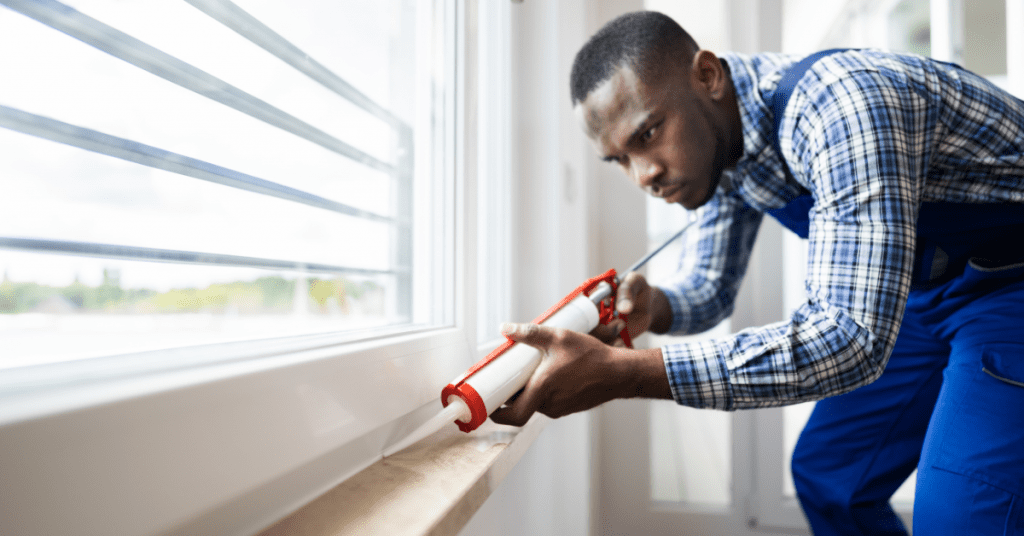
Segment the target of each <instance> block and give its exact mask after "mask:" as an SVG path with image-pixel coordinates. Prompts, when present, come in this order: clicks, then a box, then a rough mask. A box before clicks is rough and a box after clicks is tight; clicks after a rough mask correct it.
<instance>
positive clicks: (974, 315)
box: [768, 50, 1024, 536]
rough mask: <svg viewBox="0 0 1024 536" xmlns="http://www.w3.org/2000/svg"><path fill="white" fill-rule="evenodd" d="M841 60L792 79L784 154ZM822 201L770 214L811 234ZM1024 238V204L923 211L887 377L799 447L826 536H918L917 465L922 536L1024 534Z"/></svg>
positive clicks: (817, 523)
mask: <svg viewBox="0 0 1024 536" xmlns="http://www.w3.org/2000/svg"><path fill="white" fill-rule="evenodd" d="M833 52H836V51H835V50H832V51H825V52H820V53H818V54H815V55H812V56H809V57H808V58H805V59H804V60H803V61H801V62H799V63H797V64H796V65H795V66H794V67H792V68H791V69H790V70H789V71H788V72H787V73H786V74H785V76H783V78H782V81H780V84H779V88H780V89H779V90H778V91H776V94H775V95H773V96H772V98H771V103H772V107H773V109H774V111H775V118H776V119H775V120H776V123H775V129H774V136H775V138H776V139H775V147H776V150H778V149H779V144H778V127H779V122H780V121H781V117H782V111H783V110H784V109H785V104H786V101H787V100H788V98H789V94H790V93H791V92H792V89H793V87H794V86H795V85H796V83H797V82H798V81H799V80H800V78H801V77H802V76H803V74H804V72H806V70H807V68H809V67H810V65H811V64H813V62H814V61H816V60H817V59H819V58H821V57H822V56H824V55H827V54H830V53H833ZM779 153H780V154H781V151H779ZM812 204H813V200H812V199H811V197H810V195H806V196H801V197H798V198H796V199H794V200H793V201H792V202H790V203H789V205H787V206H786V207H784V208H782V209H776V210H773V211H769V212H768V213H769V214H770V215H772V216H774V217H775V218H776V219H778V220H779V221H780V222H781V223H782V224H783V225H785V226H786V227H788V228H789V229H790V230H792V231H794V232H795V233H797V234H798V235H800V236H802V237H804V238H806V237H807V235H808V223H809V222H808V209H809V208H810V207H811V205H812ZM1021 244H1024V207H1021V206H1019V205H999V204H980V205H966V204H963V205H961V204H953V203H925V204H923V205H922V207H921V211H920V216H919V218H918V245H917V255H916V262H915V268H914V281H915V285H914V288H913V289H912V290H911V292H910V296H909V299H908V301H907V308H906V312H905V314H904V317H903V323H902V324H901V327H900V331H899V334H898V336H897V339H896V345H895V347H894V349H893V352H892V355H891V357H890V358H889V362H888V365H887V366H886V369H885V372H884V373H883V374H882V376H881V377H880V378H879V379H878V380H876V381H875V382H873V383H871V384H869V385H866V386H864V387H861V388H859V389H856V390H854V391H852V392H850V393H847V394H844V395H840V396H836V397H832V398H828V399H825V400H821V401H819V402H818V403H817V405H816V406H815V409H814V412H813V413H812V415H811V418H810V420H809V421H808V422H807V426H806V427H805V428H804V430H803V432H802V433H801V435H800V439H799V441H798V442H797V445H796V450H795V451H794V453H793V461H792V470H793V480H794V483H795V485H796V490H797V496H798V497H799V499H800V503H801V506H802V507H803V509H804V513H805V515H806V516H807V519H808V522H809V523H810V525H811V528H812V531H813V533H814V534H815V535H817V536H823V535H833V534H843V535H846V534H849V535H853V534H856V535H862V534H863V535H872V536H877V535H889V534H899V535H902V534H906V531H905V529H904V527H903V524H902V523H901V522H900V520H899V518H898V517H897V516H896V514H895V513H894V512H893V510H892V508H891V507H890V505H889V499H890V497H891V496H892V494H893V493H894V492H895V491H896V489H897V488H899V486H900V485H901V484H902V483H903V482H904V480H906V478H907V477H908V476H909V475H910V474H911V472H912V471H913V470H914V468H915V467H916V468H917V469H918V476H917V490H916V498H915V501H914V534H915V535H918V536H932V535H947V534H949V535H961V534H972V535H973V534H984V535H1024V246H1022V245H1021ZM1009 250H1016V252H1013V251H1009Z"/></svg>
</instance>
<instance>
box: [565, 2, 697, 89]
mask: <svg viewBox="0 0 1024 536" xmlns="http://www.w3.org/2000/svg"><path fill="white" fill-rule="evenodd" d="M698 50H700V47H699V46H697V42H696V41H694V40H693V37H691V36H690V34H688V33H687V32H686V30H684V29H683V27H682V26H680V25H679V23H677V22H676V21H675V20H673V19H672V18H671V17H669V16H667V15H665V14H662V13H658V12H657V11H634V12H632V13H626V14H625V15H621V16H619V17H618V18H616V19H614V20H612V21H611V22H609V23H608V24H605V25H604V26H603V27H602V28H601V29H600V30H598V31H597V33H595V34H594V35H593V36H592V37H591V38H590V40H589V41H587V44H585V45H583V48H581V49H580V51H579V52H577V53H576V59H575V60H573V63H572V74H571V75H570V77H569V86H570V87H569V90H570V93H571V97H572V105H573V106H576V104H577V103H579V102H583V101H584V100H586V98H587V95H589V94H590V92H591V91H593V90H594V89H595V88H596V87H597V86H598V85H600V84H601V83H602V82H604V81H605V80H608V79H609V78H611V76H612V74H614V73H615V71H616V70H617V69H618V68H619V67H621V66H623V65H628V66H629V67H631V68H632V69H633V71H634V72H636V73H637V75H638V76H640V78H641V80H645V81H646V79H647V78H648V76H649V75H651V74H652V73H651V71H652V70H653V69H654V67H655V66H656V65H655V64H656V63H657V60H660V59H662V58H668V57H670V56H671V55H678V56H682V57H680V58H679V61H683V60H687V59H689V57H690V56H692V54H693V53H695V52H697V51H698Z"/></svg>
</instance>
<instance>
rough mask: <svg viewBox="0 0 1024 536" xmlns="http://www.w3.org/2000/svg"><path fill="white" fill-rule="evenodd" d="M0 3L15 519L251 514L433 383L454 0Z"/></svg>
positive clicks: (456, 20) (458, 257)
mask: <svg viewBox="0 0 1024 536" xmlns="http://www.w3.org/2000/svg"><path fill="white" fill-rule="evenodd" d="M0 5H2V6H4V7H3V8H0V73H2V74H0V77H2V78H0V187H2V188H3V190H2V194H0V203H2V204H3V206H2V211H0V277H2V279H0V368H2V369H3V370H2V371H0V480H2V481H3V482H4V483H5V486H6V489H8V490H11V491H12V492H11V493H9V494H6V495H5V496H4V501H3V503H4V507H3V515H0V533H4V534H7V533H11V534H26V535H31V534H66V533H77V534H87V533H93V534H143V533H144V534H152V533H161V534H178V533H189V534H251V533H254V532H256V531H258V530H259V529H260V528H262V527H265V526H268V525H269V524H270V523H272V522H273V521H275V520H277V519H279V518H281V517H283V516H284V515H285V514H287V513H288V512H290V511H291V510H293V509H294V508H295V507H296V506H297V505H301V504H303V503H305V502H307V501H309V500H311V499H312V498H314V497H316V496H317V495H319V494H320V493H323V492H324V491H325V490H327V489H330V488H331V487H332V486H334V485H336V484H337V483H339V482H340V481H342V480H344V479H345V478H347V477H348V476H349V475H351V474H353V473H355V472H357V471H359V470H360V469H361V468H363V467H365V466H366V465H368V464H369V463H372V462H373V461H375V460H376V459H379V457H380V453H381V452H382V451H383V449H384V448H385V447H386V446H388V445H389V444H390V443H392V442H393V441H395V440H397V439H399V438H401V437H402V436H403V435H404V433H405V432H408V431H410V430H411V429H412V428H413V427H415V426H416V425H417V424H419V423H420V422H422V421H424V420H425V419H426V418H428V417H429V416H430V415H431V414H432V413H434V412H436V410H437V409H436V408H437V407H438V406H439V405H440V404H439V399H438V394H439V393H440V391H441V388H442V387H443V386H444V385H445V384H446V383H447V382H449V381H450V380H451V379H452V378H454V377H455V376H457V375H458V374H459V373H460V372H462V371H463V370H465V368H466V367H467V366H469V365H470V364H471V362H472V357H473V352H472V351H471V350H470V346H472V345H475V343H476V333H475V332H476V319H477V315H476V310H477V307H478V304H477V301H476V293H475V292H474V289H475V287H473V289H466V288H464V287H463V286H462V283H461V282H462V281H476V279H477V278H476V271H477V270H478V265H477V259H476V257H474V256H473V255H472V251H471V248H473V247H475V246H476V241H475V240H476V235H475V234H474V232H475V225H476V219H475V218H476V210H475V207H474V204H473V201H472V200H473V199H476V197H471V196H467V195H464V194H465V193H466V192H476V189H475V185H474V181H475V179H476V173H477V168H476V167H474V168H470V167H468V166H466V165H465V162H467V161H473V162H475V163H477V164H479V165H478V167H479V168H480V169H490V165H489V164H487V163H486V162H483V161H478V160H477V159H475V156H473V155H468V154H467V152H468V151H474V150H475V147H474V146H472V143H470V142H471V141H472V140H470V141H469V142H465V143H463V142H464V138H465V137H467V136H466V134H465V133H464V132H463V130H464V129H465V125H466V124H467V121H466V117H467V116H468V117H474V118H475V117H476V116H475V115H474V114H475V113H476V108H474V107H473V106H475V104H473V103H475V101H474V100H473V96H472V92H473V91H475V89H474V88H475V86H473V84H467V83H466V82H465V80H467V79H469V78H470V77H471V76H475V73H474V69H476V68H477V67H476V66H475V65H471V64H465V59H464V56H465V52H464V50H465V49H466V44H465V43H464V41H465V35H467V33H466V28H467V27H468V26H470V25H469V24H467V23H466V21H465V18H466V14H465V13H464V12H463V10H462V6H461V5H459V4H458V3H457V2H455V1H454V0H432V1H420V0H387V1H382V2H332V1H329V0H301V1H295V2H279V1H270V0H238V1H237V2H234V3H233V2H232V1H230V0H187V1H185V2H181V1H177V0H146V1H138V2H124V1H118V0H68V1H67V2H66V3H61V2H57V1H53V0H0ZM506 11H507V10H506ZM502 13H504V14H503V15H502V16H503V17H504V18H501V17H499V20H498V21H497V23H498V24H499V25H501V24H506V25H507V18H508V14H507V12H502ZM506 64H507V62H506ZM467 103H470V104H467ZM505 115H506V116H507V113H505ZM507 127H508V126H507V124H506V125H505V126H504V128H506V129H507ZM463 145H465V146H466V147H463ZM506 187H507V184H506ZM490 198H491V199H498V198H500V194H493V195H490ZM494 256H495V257H497V258H499V259H500V258H506V259H507V254H502V253H501V252H500V251H498V252H497V253H495V255H494ZM490 265H491V263H490V261H487V262H483V263H481V264H480V268H479V270H485V269H488V266H490ZM457 283H458V284H457ZM55 468H60V469H59V470H56V469H55Z"/></svg>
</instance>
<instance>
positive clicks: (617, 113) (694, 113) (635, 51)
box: [570, 11, 743, 209]
mask: <svg viewBox="0 0 1024 536" xmlns="http://www.w3.org/2000/svg"><path fill="white" fill-rule="evenodd" d="M570 85H571V91H572V101H573V107H574V109H575V112H576V115H577V117H578V118H579V120H580V123H581V125H582V126H583V129H584V131H585V132H586V133H587V135H588V136H589V137H590V139H591V140H592V141H593V142H594V144H595V146H596V148H597V150H598V152H599V153H600V154H601V155H602V157H603V158H604V159H605V160H607V161H609V162H615V163H618V164H619V165H620V166H621V167H622V168H623V171H624V172H625V173H626V174H627V175H628V176H629V177H630V179H632V180H633V181H634V182H635V183H636V184H637V185H638V186H640V187H641V188H643V189H644V190H646V191H647V192H648V193H650V194H651V195H654V196H656V197H661V198H664V199H665V200H666V201H667V202H671V203H680V204H682V205H683V206H684V207H686V208H689V209H694V208H697V207H698V206H700V205H702V204H704V203H705V202H707V200H708V199H709V198H710V197H711V194H712V193H714V190H715V188H716V187H717V185H718V181H719V178H720V177H721V173H722V170H724V169H725V168H727V167H729V166H731V165H733V164H735V162H736V160H738V159H739V157H740V156H741V155H742V151H743V143H742V132H741V123H740V119H739V110H738V106H737V104H736V99H735V93H734V91H733V88H732V83H731V81H730V79H729V75H728V71H727V68H726V67H725V66H724V65H723V64H722V62H721V61H720V60H719V59H718V58H717V57H715V55H714V54H712V53H711V52H708V51H706V50H700V49H699V47H698V46H697V43H696V42H694V40H693V38H692V37H690V35H689V34H687V33H686V31H684V30H683V29H682V28H681V27H680V26H679V25H678V24H676V22H675V21H673V20H672V19H671V18H669V17H667V16H665V15H662V14H660V13H655V12H650V11H642V12H637V13H629V14H626V15H623V16H621V17H619V18H617V19H615V20H613V21H611V22H609V23H608V24H607V25H605V26H604V27H603V28H601V30H600V31H598V32H597V33H596V34H594V36H593V37H591V39H590V41H588V42H587V44H586V45H584V47H583V48H582V49H581V50H580V51H579V53H577V55H576V60H575V62H574V63H573V69H572V76H571V82H570Z"/></svg>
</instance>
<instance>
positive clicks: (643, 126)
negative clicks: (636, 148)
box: [626, 114, 652, 147]
mask: <svg viewBox="0 0 1024 536" xmlns="http://www.w3.org/2000/svg"><path fill="white" fill-rule="evenodd" d="M651 123H652V121H651V114H647V117H645V118H644V120H643V121H641V122H640V124H639V125H637V127H636V130H634V131H633V133H632V134H630V135H629V138H627V139H626V147H629V146H631V145H633V144H634V143H636V140H637V138H639V137H640V136H641V135H642V134H643V133H644V132H647V129H649V128H651V127H650V124H651Z"/></svg>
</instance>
